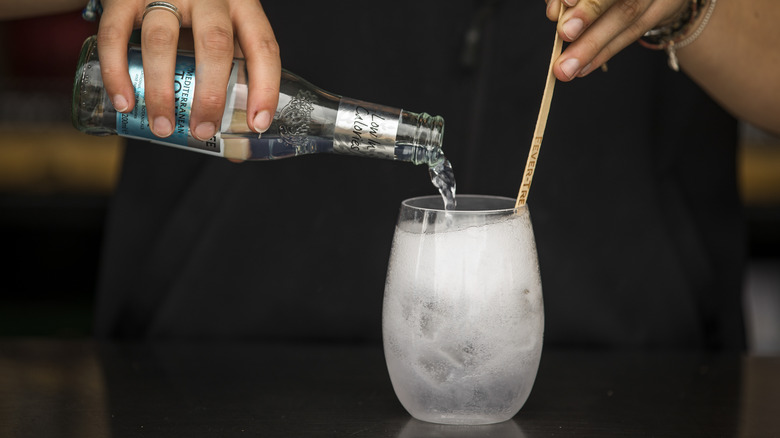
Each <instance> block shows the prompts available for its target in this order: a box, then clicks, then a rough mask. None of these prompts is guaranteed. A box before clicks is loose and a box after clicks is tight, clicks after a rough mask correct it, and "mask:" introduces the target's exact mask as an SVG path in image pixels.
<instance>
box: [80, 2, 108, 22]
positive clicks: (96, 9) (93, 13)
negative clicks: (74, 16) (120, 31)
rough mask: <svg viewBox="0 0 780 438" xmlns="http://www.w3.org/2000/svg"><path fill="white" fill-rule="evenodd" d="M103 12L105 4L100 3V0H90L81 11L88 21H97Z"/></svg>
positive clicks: (82, 16)
mask: <svg viewBox="0 0 780 438" xmlns="http://www.w3.org/2000/svg"><path fill="white" fill-rule="evenodd" d="M102 13H103V5H101V4H100V0H89V2H88V3H87V6H86V7H84V10H83V11H81V18H83V19H85V20H87V21H95V20H97V17H98V15H100V14H102Z"/></svg>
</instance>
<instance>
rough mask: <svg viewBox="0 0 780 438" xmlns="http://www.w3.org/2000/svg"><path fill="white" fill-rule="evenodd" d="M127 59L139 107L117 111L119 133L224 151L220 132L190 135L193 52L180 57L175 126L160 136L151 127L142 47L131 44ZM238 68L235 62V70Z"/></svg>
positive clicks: (213, 152) (205, 150)
mask: <svg viewBox="0 0 780 438" xmlns="http://www.w3.org/2000/svg"><path fill="white" fill-rule="evenodd" d="M127 63H128V65H129V66H130V79H131V80H132V82H133V87H134V88H135V107H134V108H133V111H131V112H130V113H126V114H125V113H120V112H117V113H116V131H117V134H119V135H121V136H123V137H130V138H138V139H141V140H149V141H152V142H154V143H160V144H164V145H166V146H174V147H178V148H182V149H188V150H196V151H198V152H203V153H207V154H210V155H218V156H223V155H224V152H223V149H224V148H223V144H222V139H221V138H220V135H219V133H217V134H216V135H215V136H214V137H212V138H210V139H208V140H206V141H201V140H198V139H196V138H194V137H192V136H191V135H190V128H189V126H190V110H191V108H192V99H193V97H194V95H195V58H194V57H193V56H188V55H181V54H180V55H178V56H177V57H176V73H175V76H174V83H173V91H174V105H175V107H174V129H173V133H172V134H171V135H170V136H169V137H167V138H159V137H157V136H155V135H154V134H152V131H151V129H149V119H148V118H147V115H146V103H145V100H144V69H143V62H142V60H141V51H140V50H139V49H137V48H131V49H130V50H129V51H128V53H127ZM235 71H236V68H235V65H234V66H233V73H234V74H235Z"/></svg>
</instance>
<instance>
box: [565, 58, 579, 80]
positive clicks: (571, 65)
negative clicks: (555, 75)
mask: <svg viewBox="0 0 780 438" xmlns="http://www.w3.org/2000/svg"><path fill="white" fill-rule="evenodd" d="M561 70H562V71H563V74H565V75H566V77H568V78H569V79H571V78H573V77H574V76H575V75H576V74H577V72H578V71H579V70H580V60H579V59H577V58H569V59H567V60H565V61H563V62H562V63H561Z"/></svg>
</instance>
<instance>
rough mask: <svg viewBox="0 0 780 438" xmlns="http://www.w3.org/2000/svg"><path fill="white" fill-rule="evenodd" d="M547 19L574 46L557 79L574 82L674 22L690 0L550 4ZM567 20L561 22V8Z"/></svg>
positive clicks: (556, 0)
mask: <svg viewBox="0 0 780 438" xmlns="http://www.w3.org/2000/svg"><path fill="white" fill-rule="evenodd" d="M546 1H547V18H549V19H550V20H552V21H558V33H559V34H560V35H561V38H563V40H564V41H568V42H571V44H569V46H568V47H566V50H564V52H563V53H562V54H561V56H560V57H559V58H558V59H557V61H556V62H555V66H554V70H553V71H554V73H555V77H557V78H558V79H559V80H561V81H570V80H572V79H574V78H576V77H582V76H585V75H587V74H588V73H590V72H592V71H593V70H595V69H596V68H598V67H600V66H601V65H603V64H604V63H605V62H607V61H608V60H609V59H610V58H612V57H613V56H614V55H615V54H616V53H618V52H620V51H621V50H623V49H624V48H625V47H627V46H628V45H629V44H631V43H633V42H634V41H636V40H638V39H639V38H640V37H641V36H642V35H644V34H645V32H647V31H648V30H650V29H652V28H654V27H657V26H659V25H662V24H666V23H671V22H673V21H674V20H675V19H676V17H678V16H679V15H680V14H681V13H683V12H684V11H685V10H686V9H687V8H688V6H689V4H690V0H546ZM562 6H563V7H565V8H566V10H565V11H564V12H563V16H562V17H561V19H560V20H558V16H559V14H560V10H561V7H562Z"/></svg>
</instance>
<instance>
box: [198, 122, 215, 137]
mask: <svg viewBox="0 0 780 438" xmlns="http://www.w3.org/2000/svg"><path fill="white" fill-rule="evenodd" d="M216 133H217V128H216V126H215V125H214V124H213V123H211V122H201V123H200V124H198V126H196V127H195V132H194V133H193V134H194V135H195V138H197V139H198V140H208V139H210V138H211V137H213V136H214V134H216Z"/></svg>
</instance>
